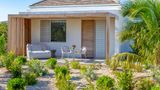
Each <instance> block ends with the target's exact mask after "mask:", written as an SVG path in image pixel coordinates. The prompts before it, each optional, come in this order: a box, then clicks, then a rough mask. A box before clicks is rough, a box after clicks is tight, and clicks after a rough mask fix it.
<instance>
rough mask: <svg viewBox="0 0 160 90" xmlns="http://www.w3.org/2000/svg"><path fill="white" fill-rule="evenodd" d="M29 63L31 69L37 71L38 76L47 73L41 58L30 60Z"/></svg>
mask: <svg viewBox="0 0 160 90" xmlns="http://www.w3.org/2000/svg"><path fill="white" fill-rule="evenodd" d="M27 65H28V66H29V71H31V72H33V73H35V74H36V75H37V76H43V75H45V74H46V73H47V70H46V69H45V67H44V65H43V64H42V62H41V61H40V60H30V61H29V62H28V63H27Z"/></svg>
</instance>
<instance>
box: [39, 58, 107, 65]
mask: <svg viewBox="0 0 160 90" xmlns="http://www.w3.org/2000/svg"><path fill="white" fill-rule="evenodd" d="M65 60H67V61H69V62H71V61H79V62H80V64H93V63H94V64H96V63H97V64H99V63H101V64H105V59H80V58H64V59H62V58H57V62H58V64H64V63H65ZM41 61H42V62H45V61H47V59H41Z"/></svg>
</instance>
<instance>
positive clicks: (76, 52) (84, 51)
mask: <svg viewBox="0 0 160 90" xmlns="http://www.w3.org/2000/svg"><path fill="white" fill-rule="evenodd" d="M74 54H78V55H84V57H85V59H86V58H87V48H86V47H82V49H81V50H80V51H75V53H74Z"/></svg>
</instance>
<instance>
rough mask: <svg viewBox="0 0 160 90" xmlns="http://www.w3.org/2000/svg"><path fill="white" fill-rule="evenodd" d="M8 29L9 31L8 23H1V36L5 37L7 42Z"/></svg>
mask: <svg viewBox="0 0 160 90" xmlns="http://www.w3.org/2000/svg"><path fill="white" fill-rule="evenodd" d="M7 29H8V24H7V22H0V36H1V35H4V36H5V40H6V39H7Z"/></svg>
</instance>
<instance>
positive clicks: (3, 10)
mask: <svg viewBox="0 0 160 90" xmlns="http://www.w3.org/2000/svg"><path fill="white" fill-rule="evenodd" d="M38 1H40V0H0V21H7V20H8V14H17V13H18V12H24V11H26V10H27V9H29V7H28V6H29V5H31V4H33V3H35V2H38Z"/></svg>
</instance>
